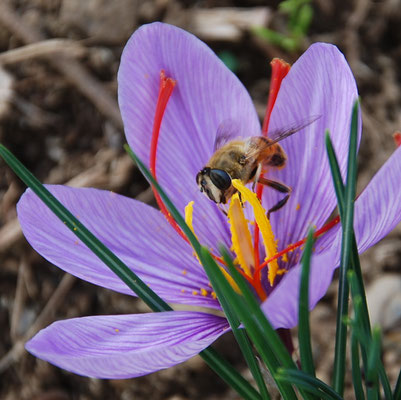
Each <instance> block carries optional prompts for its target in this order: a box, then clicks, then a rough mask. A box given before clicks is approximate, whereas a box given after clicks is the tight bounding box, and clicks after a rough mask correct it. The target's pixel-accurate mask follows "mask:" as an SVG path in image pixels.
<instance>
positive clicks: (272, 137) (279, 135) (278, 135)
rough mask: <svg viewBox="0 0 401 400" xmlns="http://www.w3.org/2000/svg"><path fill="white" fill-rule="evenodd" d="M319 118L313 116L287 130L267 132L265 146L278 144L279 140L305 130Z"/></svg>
mask: <svg viewBox="0 0 401 400" xmlns="http://www.w3.org/2000/svg"><path fill="white" fill-rule="evenodd" d="M320 117H321V115H315V116H312V117H309V118H308V119H306V120H304V121H300V122H298V123H296V124H294V125H293V126H290V127H289V128H287V129H279V130H276V131H273V132H269V135H268V139H269V143H268V144H267V147H268V146H272V145H273V144H275V143H277V142H280V141H281V140H283V139H285V138H287V137H289V136H291V135H293V134H294V133H296V132H298V131H300V130H302V129H304V128H306V127H307V126H309V125H310V124H312V123H313V122H315V121H316V120H318V119H319V118H320Z"/></svg>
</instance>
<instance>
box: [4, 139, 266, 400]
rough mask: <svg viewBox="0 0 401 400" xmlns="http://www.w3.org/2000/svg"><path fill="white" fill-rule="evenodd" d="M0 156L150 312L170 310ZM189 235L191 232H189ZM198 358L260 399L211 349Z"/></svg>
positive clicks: (17, 165) (21, 169) (7, 156)
mask: <svg viewBox="0 0 401 400" xmlns="http://www.w3.org/2000/svg"><path fill="white" fill-rule="evenodd" d="M0 155H1V157H2V158H3V159H4V161H5V162H6V163H7V164H8V165H9V166H10V167H11V169H12V170H13V171H14V172H15V173H16V174H17V175H18V177H19V178H20V179H21V180H22V181H23V182H24V183H25V184H26V185H27V186H29V187H30V188H31V189H32V190H33V191H34V193H36V194H37V195H38V197H39V198H40V199H41V200H42V201H43V202H44V203H45V204H46V206H47V207H49V209H50V210H51V211H52V212H53V213H54V214H55V215H56V216H57V217H58V218H59V219H60V220H61V221H63V222H64V223H65V225H66V226H67V227H68V228H69V229H70V230H71V231H72V232H73V233H74V234H75V235H76V236H77V237H78V238H79V239H81V240H82V242H83V243H85V244H86V245H87V246H88V248H89V249H90V250H91V251H93V252H94V254H96V256H98V257H99V258H100V259H101V260H102V261H103V262H104V263H105V264H106V265H107V266H108V267H109V268H110V269H111V270H112V271H113V272H114V273H115V274H116V275H117V276H118V277H119V278H120V279H121V280H122V281H123V282H124V283H126V284H127V286H128V287H129V288H130V289H131V290H133V291H134V292H135V293H136V294H137V295H138V297H140V298H141V299H142V300H143V301H144V302H145V303H146V304H147V305H148V306H149V307H150V308H151V309H152V310H153V311H171V310H172V308H171V307H170V306H169V305H168V304H167V303H166V302H165V301H164V300H163V299H161V298H160V297H159V296H158V295H157V294H156V293H155V292H153V291H152V290H151V289H150V288H149V287H148V286H147V285H146V284H145V283H144V282H143V281H142V280H141V279H140V278H139V277H138V276H137V275H136V274H135V273H134V272H132V271H131V270H130V269H129V268H128V266H127V265H125V264H124V263H123V262H122V261H121V260H120V259H119V258H118V257H117V256H116V255H115V254H114V253H112V252H111V251H110V250H109V249H108V248H107V247H106V246H104V244H103V243H102V242H100V240H98V239H97V238H96V237H95V236H94V235H93V234H92V233H91V232H90V231H89V230H88V229H86V227H85V226H84V225H83V224H82V223H81V222H80V221H79V220H78V219H76V218H75V217H74V216H73V215H72V214H71V213H70V212H69V211H68V210H67V209H66V208H65V207H64V206H63V205H62V204H61V203H60V202H59V201H58V200H57V199H56V198H55V197H54V196H53V195H52V194H51V193H50V192H49V191H48V190H47V189H46V188H45V187H44V186H43V185H42V184H41V183H40V181H39V180H38V179H37V178H36V177H35V176H34V175H33V174H32V173H31V172H30V171H28V169H27V168H25V166H24V165H23V164H22V163H21V162H20V161H19V160H18V159H17V158H16V157H15V156H14V155H13V154H12V153H11V152H10V151H9V150H8V149H7V148H6V147H4V146H3V145H1V144H0ZM191 233H192V232H191ZM200 355H201V356H202V357H203V359H204V360H205V361H206V362H207V363H208V365H209V366H210V367H211V368H212V369H213V370H214V371H215V372H216V373H217V374H218V375H219V376H220V377H221V378H222V379H223V380H224V381H225V382H226V383H227V384H229V385H230V386H231V387H232V388H233V389H235V390H236V391H237V392H238V393H239V394H240V395H241V396H243V397H244V398H246V399H252V400H259V399H260V396H259V394H258V393H257V391H256V390H255V389H254V388H253V387H252V386H251V385H250V384H249V382H247V381H246V380H245V379H244V378H243V377H242V376H241V375H240V374H239V373H238V372H237V371H236V370H235V369H234V368H233V367H232V365H231V364H229V363H228V362H227V361H226V360H224V359H223V358H222V357H221V356H220V355H219V354H218V353H217V352H216V351H215V350H214V349H212V348H210V347H209V348H207V349H205V350H203V351H202V352H201V353H200Z"/></svg>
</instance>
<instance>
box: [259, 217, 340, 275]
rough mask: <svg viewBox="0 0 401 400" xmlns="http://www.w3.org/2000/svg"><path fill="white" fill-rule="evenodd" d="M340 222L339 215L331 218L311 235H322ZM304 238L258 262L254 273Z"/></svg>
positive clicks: (298, 244) (295, 246)
mask: <svg viewBox="0 0 401 400" xmlns="http://www.w3.org/2000/svg"><path fill="white" fill-rule="evenodd" d="M339 222H340V217H339V216H337V217H335V218H334V219H332V220H331V221H329V222H327V224H325V225H324V226H323V227H322V228H320V229H318V230H317V231H316V232H315V233H314V235H313V237H314V238H315V239H316V238H318V237H319V236H321V235H323V233H326V232H327V231H328V230H329V229H331V228H333V226H335V225H337V224H338V223H339ZM306 239H307V238H304V239H302V240H300V241H298V242H296V243H294V244H291V245H290V246H288V247H287V248H285V249H284V250H281V251H279V252H278V253H277V254H275V255H274V256H273V257H271V258H269V259H268V260H266V261H265V262H264V263H262V264H260V265H259V267H258V268H256V269H255V275H256V274H257V273H259V272H260V271H261V270H262V269H263V268H264V267H266V266H267V264H269V263H270V262H272V261H273V260H276V259H278V258H279V257H281V256H283V255H284V254H287V253H289V252H290V251H294V250H295V249H296V248H298V247H300V246H302V245H303V244H305V243H306Z"/></svg>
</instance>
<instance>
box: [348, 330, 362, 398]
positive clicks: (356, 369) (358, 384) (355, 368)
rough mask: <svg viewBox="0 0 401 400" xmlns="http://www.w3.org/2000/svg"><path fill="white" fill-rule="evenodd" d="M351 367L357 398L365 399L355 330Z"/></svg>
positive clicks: (352, 337) (352, 336)
mask: <svg viewBox="0 0 401 400" xmlns="http://www.w3.org/2000/svg"><path fill="white" fill-rule="evenodd" d="M351 368H352V384H353V386H354V393H355V398H356V399H358V400H365V394H364V392H363V385H362V375H361V372H362V371H361V365H360V362H359V342H358V339H357V337H356V335H355V333H354V332H352V334H351Z"/></svg>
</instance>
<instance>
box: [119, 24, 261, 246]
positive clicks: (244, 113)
mask: <svg viewBox="0 0 401 400" xmlns="http://www.w3.org/2000/svg"><path fill="white" fill-rule="evenodd" d="M162 69H163V70H165V72H166V76H169V77H172V78H173V79H175V80H176V81H177V85H176V87H175V89H174V91H173V94H172V96H171V98H170V100H169V103H168V105H167V109H166V113H165V116H164V118H163V122H162V126H161V131H160V138H159V145H158V152H157V165H156V167H157V177H158V180H159V182H160V184H161V185H162V187H163V188H165V189H166V191H167V193H168V194H169V196H170V197H171V199H172V200H173V203H174V204H175V206H176V207H177V208H178V209H179V210H180V211H183V209H184V207H185V205H186V204H188V202H189V201H191V200H194V201H195V203H196V206H195V207H196V209H197V212H198V214H199V219H200V220H201V222H200V223H198V222H197V219H195V220H194V221H195V225H196V224H197V223H198V225H197V226H196V228H197V229H196V233H197V235H198V236H199V237H200V239H201V241H202V242H203V243H207V244H208V245H212V244H213V243H214V244H215V243H217V242H218V241H221V240H222V238H226V237H227V235H228V228H227V223H226V222H225V220H224V218H223V217H222V213H221V212H220V211H219V210H218V209H217V207H216V205H215V204H213V203H212V202H211V201H210V200H208V199H206V198H205V197H204V196H203V195H202V194H201V193H200V192H199V189H198V187H197V185H196V182H195V177H196V174H197V173H198V172H199V171H200V170H201V168H203V166H204V165H205V164H206V162H207V161H208V160H209V158H210V157H211V155H212V154H213V145H214V141H215V137H216V133H217V130H218V129H219V126H220V125H221V124H224V123H225V122H227V121H232V120H233V121H234V122H235V124H236V126H237V129H238V136H249V135H259V133H260V124H259V121H258V118H257V115H256V112H255V109H254V107H253V104H252V101H251V99H250V97H249V95H248V93H247V91H246V90H245V88H244V87H243V85H242V84H241V83H240V81H239V80H238V79H237V78H236V77H235V75H234V74H233V73H232V72H231V71H229V69H228V68H227V67H226V66H225V65H224V64H223V63H222V62H221V61H220V60H219V59H218V58H217V56H216V55H215V54H214V53H213V51H212V50H211V49H210V48H209V47H208V46H206V45H205V44H204V43H203V42H202V41H200V40H199V39H197V38H196V37H195V36H193V35H192V34H190V33H188V32H185V31H183V30H182V29H179V28H176V27H174V26H171V25H167V24H162V23H153V24H149V25H145V26H142V27H141V28H139V29H138V30H137V31H136V32H135V33H134V34H133V36H132V37H131V39H130V40H129V42H128V43H127V45H126V47H125V49H124V52H123V55H122V59H121V65H120V69H119V73H118V83H119V87H118V88H119V104H120V109H121V113H122V117H123V121H124V126H125V133H126V136H127V140H128V143H129V144H130V146H131V147H132V148H133V149H134V151H135V152H136V153H137V154H138V155H139V157H140V158H141V159H142V161H144V162H145V163H146V164H149V153H150V143H151V135H152V127H153V119H154V114H155V108H156V101H157V97H158V91H159V79H160V78H159V76H160V71H161V70H162ZM230 124H231V122H230ZM215 221H217V223H216V222H215ZM226 244H227V243H226Z"/></svg>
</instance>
